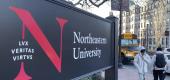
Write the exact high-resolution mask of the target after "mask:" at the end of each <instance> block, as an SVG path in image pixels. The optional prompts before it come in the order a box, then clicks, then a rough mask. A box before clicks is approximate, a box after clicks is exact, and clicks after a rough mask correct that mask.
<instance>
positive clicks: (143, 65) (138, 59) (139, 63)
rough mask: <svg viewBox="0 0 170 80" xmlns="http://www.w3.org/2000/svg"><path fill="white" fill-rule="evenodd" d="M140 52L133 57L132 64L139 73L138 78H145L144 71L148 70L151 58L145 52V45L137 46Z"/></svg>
mask: <svg viewBox="0 0 170 80" xmlns="http://www.w3.org/2000/svg"><path fill="white" fill-rule="evenodd" d="M139 49H140V52H139V53H138V54H137V55H136V56H135V58H134V65H135V66H136V68H137V70H138V74H139V80H145V76H146V73H147V72H148V71H149V69H148V68H149V65H150V64H151V58H150V56H149V55H148V54H147V53H146V50H145V47H143V46H140V47H139Z"/></svg>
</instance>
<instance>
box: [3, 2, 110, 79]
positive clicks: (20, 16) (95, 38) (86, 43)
mask: <svg viewBox="0 0 170 80" xmlns="http://www.w3.org/2000/svg"><path fill="white" fill-rule="evenodd" d="M79 11H80V10H78V9H75V8H73V7H69V6H67V5H64V4H62V3H60V2H58V4H54V3H51V2H48V1H43V0H1V1H0V80H68V79H73V78H75V77H78V76H81V75H84V74H87V73H90V72H93V71H96V70H99V69H102V68H105V67H108V66H112V62H113V61H112V60H111V57H110V56H111V47H110V46H111V38H110V37H111V23H109V22H107V21H106V20H104V19H100V18H95V17H94V16H92V15H90V14H89V15H87V13H85V12H83V11H80V12H79Z"/></svg>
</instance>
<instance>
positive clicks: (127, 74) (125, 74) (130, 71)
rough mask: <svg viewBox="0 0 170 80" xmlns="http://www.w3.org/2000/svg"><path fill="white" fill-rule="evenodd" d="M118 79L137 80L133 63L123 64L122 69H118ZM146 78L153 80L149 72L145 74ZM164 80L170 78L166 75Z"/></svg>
mask: <svg viewBox="0 0 170 80" xmlns="http://www.w3.org/2000/svg"><path fill="white" fill-rule="evenodd" d="M118 80H139V79H138V73H137V70H136V68H135V67H134V66H133V65H129V66H124V68H123V69H118ZM146 80H153V76H152V74H151V73H148V74H147V75H146ZM165 80H170V76H167V77H166V79H165Z"/></svg>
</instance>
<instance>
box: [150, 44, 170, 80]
mask: <svg viewBox="0 0 170 80" xmlns="http://www.w3.org/2000/svg"><path fill="white" fill-rule="evenodd" d="M167 60H168V58H167V57H166V56H165V55H164V54H163V52H162V48H160V47H158V48H157V51H156V54H155V55H154V56H153V58H152V62H153V76H154V80H158V77H159V80H164V79H165V70H166V68H167Z"/></svg>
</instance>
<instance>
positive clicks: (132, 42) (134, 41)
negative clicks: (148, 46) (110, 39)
mask: <svg viewBox="0 0 170 80" xmlns="http://www.w3.org/2000/svg"><path fill="white" fill-rule="evenodd" d="M121 45H122V46H130V45H138V39H131V40H128V39H122V40H121Z"/></svg>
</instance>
